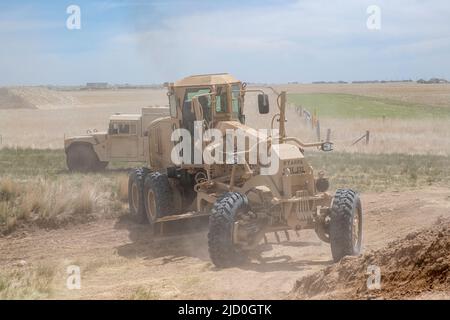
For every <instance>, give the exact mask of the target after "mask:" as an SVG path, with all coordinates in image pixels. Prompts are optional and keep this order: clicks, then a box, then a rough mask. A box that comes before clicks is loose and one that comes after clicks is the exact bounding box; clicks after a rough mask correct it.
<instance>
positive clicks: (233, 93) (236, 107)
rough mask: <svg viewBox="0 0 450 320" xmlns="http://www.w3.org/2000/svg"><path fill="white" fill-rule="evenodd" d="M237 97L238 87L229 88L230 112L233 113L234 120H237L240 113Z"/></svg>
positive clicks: (238, 94)
mask: <svg viewBox="0 0 450 320" xmlns="http://www.w3.org/2000/svg"><path fill="white" fill-rule="evenodd" d="M239 96H240V88H239V85H236V84H235V85H233V86H232V87H231V111H232V112H233V118H234V119H238V118H239V115H240V113H241V106H240V100H239Z"/></svg>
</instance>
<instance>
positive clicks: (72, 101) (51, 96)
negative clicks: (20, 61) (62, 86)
mask: <svg viewBox="0 0 450 320" xmlns="http://www.w3.org/2000/svg"><path fill="white" fill-rule="evenodd" d="M8 90H9V91H10V92H11V93H12V94H13V95H15V96H17V97H19V98H20V99H22V100H23V101H26V102H27V103H29V104H31V105H33V106H34V107H35V108H37V109H65V108H73V107H75V106H76V105H78V104H79V102H78V100H77V99H76V98H75V97H73V95H72V94H71V93H69V92H64V91H58V90H51V89H48V88H46V87H15V88H9V89H8Z"/></svg>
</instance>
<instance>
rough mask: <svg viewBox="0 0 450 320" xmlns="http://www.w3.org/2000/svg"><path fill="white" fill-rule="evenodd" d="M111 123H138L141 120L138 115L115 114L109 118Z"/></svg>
mask: <svg viewBox="0 0 450 320" xmlns="http://www.w3.org/2000/svg"><path fill="white" fill-rule="evenodd" d="M109 120H112V121H138V120H141V115H140V114H126V113H116V114H113V115H112V116H110V117H109Z"/></svg>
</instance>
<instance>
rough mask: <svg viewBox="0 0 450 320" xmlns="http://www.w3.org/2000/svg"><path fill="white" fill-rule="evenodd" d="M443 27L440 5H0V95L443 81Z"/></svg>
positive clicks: (302, 1) (352, 0)
mask: <svg viewBox="0 0 450 320" xmlns="http://www.w3.org/2000/svg"><path fill="white" fill-rule="evenodd" d="M71 4H75V5H78V6H79V7H80V8H81V30H68V29H67V28H66V19H67V18H68V14H67V13H66V8H67V7H68V6H69V5H71ZM373 4H374V5H378V6H379V7H380V9H381V29H380V30H376V31H375V30H369V29H368V28H367V26H366V21H367V18H368V16H369V15H368V14H367V12H366V9H367V7H368V6H369V5H373ZM449 17H450V4H449V3H448V1H445V0H433V1H418V0H396V1H392V0H391V1H386V0H385V1H376V0H370V1H366V0H346V1H344V0H337V1H326V0H298V1H294V0H281V1H276V0H270V1H264V0H261V1H256V0H248V1H242V0H241V1H237V0H228V1H220V0H215V1H213V0H211V1H208V0H186V1H183V0H172V1H171V0H165V1H164V0H158V1H143V0H130V1H119V0H112V1H101V0H91V1H84V0H83V1H80V0H73V1H50V0H41V1H36V0H35V1H14V2H13V1H5V0H0V41H1V42H0V85H19V84H62V85H71V84H82V83H85V82H93V81H106V82H110V83H138V84H144V83H161V82H164V81H173V80H175V79H177V78H180V77H183V76H186V75H189V74H198V73H209V72H231V73H233V74H234V75H236V76H237V77H239V78H240V79H243V80H245V81H248V82H288V81H299V82H311V81H319V80H325V81H337V80H346V81H351V80H369V79H386V80H389V79H391V80H398V79H409V78H411V79H418V78H430V77H444V78H449V79H450V59H449V57H450V18H449Z"/></svg>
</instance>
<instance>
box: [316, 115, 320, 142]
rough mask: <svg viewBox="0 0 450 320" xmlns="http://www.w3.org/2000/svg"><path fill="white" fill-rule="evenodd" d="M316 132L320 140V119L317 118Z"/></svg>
mask: <svg viewBox="0 0 450 320" xmlns="http://www.w3.org/2000/svg"><path fill="white" fill-rule="evenodd" d="M316 134H317V141H320V123H319V120H317V126H316Z"/></svg>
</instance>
